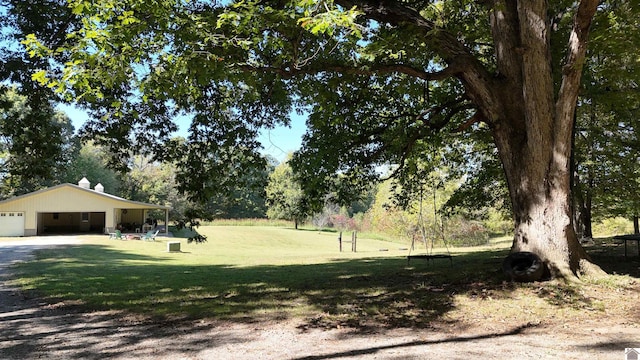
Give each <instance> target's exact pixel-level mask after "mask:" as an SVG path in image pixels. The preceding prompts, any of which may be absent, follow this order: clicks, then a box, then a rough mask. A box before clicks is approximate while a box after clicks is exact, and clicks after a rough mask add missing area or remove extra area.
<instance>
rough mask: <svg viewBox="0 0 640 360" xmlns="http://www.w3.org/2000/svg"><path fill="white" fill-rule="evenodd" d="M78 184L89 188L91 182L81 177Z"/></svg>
mask: <svg viewBox="0 0 640 360" xmlns="http://www.w3.org/2000/svg"><path fill="white" fill-rule="evenodd" d="M78 186H80V187H81V188H83V189H90V188H91V183H90V182H89V180H87V178H86V177H83V178H82V180H80V181H78Z"/></svg>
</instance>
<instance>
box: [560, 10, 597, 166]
mask: <svg viewBox="0 0 640 360" xmlns="http://www.w3.org/2000/svg"><path fill="white" fill-rule="evenodd" d="M598 4H599V0H582V1H580V4H579V5H578V9H577V11H576V14H575V16H574V18H573V29H572V31H571V35H570V37H569V46H568V52H567V57H566V59H567V60H566V62H565V65H564V67H563V71H562V84H561V86H560V90H559V93H558V100H557V101H556V108H555V115H556V129H555V134H556V139H558V140H559V141H556V146H558V145H560V144H562V143H563V139H567V138H569V137H570V136H571V131H572V128H573V113H574V112H575V108H576V105H577V104H576V103H577V100H578V93H579V89H580V78H581V76H582V67H583V65H584V58H585V55H586V52H587V41H588V38H589V28H590V27H591V22H592V19H593V16H594V15H595V12H596V9H597V8H598ZM568 144H570V142H565V145H564V147H565V148H560V149H556V151H561V152H562V153H566V154H568V153H569V151H570V149H567V148H566V146H569V145H568Z"/></svg>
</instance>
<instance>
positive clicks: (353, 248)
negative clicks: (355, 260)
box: [351, 231, 358, 252]
mask: <svg viewBox="0 0 640 360" xmlns="http://www.w3.org/2000/svg"><path fill="white" fill-rule="evenodd" d="M357 238H358V235H357V231H354V232H352V233H351V251H353V252H356V240H357Z"/></svg>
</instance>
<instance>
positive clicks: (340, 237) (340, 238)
mask: <svg viewBox="0 0 640 360" xmlns="http://www.w3.org/2000/svg"><path fill="white" fill-rule="evenodd" d="M338 243H339V244H340V252H342V231H340V235H338Z"/></svg>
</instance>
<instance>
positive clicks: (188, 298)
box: [15, 226, 557, 327]
mask: <svg viewBox="0 0 640 360" xmlns="http://www.w3.org/2000/svg"><path fill="white" fill-rule="evenodd" d="M197 230H198V232H200V233H201V234H203V235H206V236H207V237H208V241H207V242H206V243H202V244H194V243H192V244H188V243H187V241H186V239H181V247H182V252H180V253H168V252H167V251H166V250H167V244H166V242H167V241H169V240H173V241H175V240H176V239H168V238H161V237H159V238H158V240H159V241H157V242H142V241H117V240H107V237H106V236H90V237H86V241H85V243H84V244H82V245H77V246H68V247H64V248H57V249H51V250H42V251H39V252H38V253H37V258H36V260H35V261H31V262H28V263H23V264H20V265H19V266H18V267H17V269H18V274H19V276H18V278H17V279H16V280H15V281H16V282H17V283H18V284H20V285H21V286H22V287H23V288H24V289H26V290H31V291H35V292H37V293H38V294H39V295H42V296H45V297H47V298H49V299H50V300H51V301H58V300H63V301H71V302H73V303H81V304H83V306H85V307H87V308H88V309H95V310H108V309H111V310H123V311H128V312H132V313H139V314H145V315H148V316H151V317H154V318H162V319H164V318H217V319H229V320H235V321H255V320H260V319H290V318H304V319H306V321H307V322H309V323H310V324H311V325H313V326H356V327H362V326H368V325H372V324H375V325H376V326H380V325H382V326H414V327H425V326H429V324H430V323H431V322H432V321H434V320H437V319H442V318H443V317H445V315H446V314H447V313H449V312H451V311H453V310H455V308H456V301H457V300H456V299H457V296H459V295H460V294H475V293H476V292H478V291H479V290H478V289H479V287H482V288H483V289H486V288H489V289H492V288H493V289H503V288H504V287H505V284H504V283H503V280H504V279H503V277H502V274H501V272H500V265H501V262H502V259H503V258H504V256H505V255H506V253H507V251H508V247H509V244H510V243H509V241H508V240H505V239H496V240H494V241H493V242H492V245H491V246H486V247H482V248H464V249H453V251H452V252H453V255H454V258H453V266H452V265H450V263H449V261H448V260H436V261H432V262H429V263H428V262H426V261H424V260H412V261H411V263H410V264H408V263H407V259H406V255H407V254H408V251H407V250H402V249H401V247H403V246H404V247H407V246H408V244H405V245H402V244H398V243H395V242H388V241H381V240H376V239H367V238H359V239H358V252H356V253H353V252H350V251H349V252H347V251H345V252H342V253H340V252H339V251H338V241H337V234H336V233H327V232H319V231H311V230H293V229H287V228H276V227H256V226H248V227H243V226H234V227H227V226H201V227H200V228H199V229H197ZM345 248H346V249H350V245H349V244H346V246H345ZM383 249H384V250H385V251H381V250H383ZM435 252H438V253H442V252H443V250H441V249H440V250H439V249H436V250H435ZM413 253H419V251H414V252H413ZM508 288H509V289H512V287H511V285H509V286H508ZM483 291H484V290H483ZM500 291H502V290H500ZM509 291H510V290H509ZM556 293H557V291H556ZM541 296H547V295H545V294H542V295H541Z"/></svg>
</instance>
